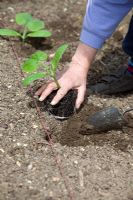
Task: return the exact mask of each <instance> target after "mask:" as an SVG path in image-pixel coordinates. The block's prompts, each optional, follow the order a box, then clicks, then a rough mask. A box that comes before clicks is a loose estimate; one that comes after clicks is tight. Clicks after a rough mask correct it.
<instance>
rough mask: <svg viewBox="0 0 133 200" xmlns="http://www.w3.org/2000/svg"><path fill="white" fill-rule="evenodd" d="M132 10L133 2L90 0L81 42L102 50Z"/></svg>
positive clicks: (128, 0) (129, 0)
mask: <svg viewBox="0 0 133 200" xmlns="http://www.w3.org/2000/svg"><path fill="white" fill-rule="evenodd" d="M132 8H133V0H88V3H87V8H86V14H85V17H84V21H83V27H82V31H81V35H80V41H81V42H83V43H84V44H86V45H88V46H91V47H93V48H96V49H100V48H101V47H102V45H103V44H104V42H105V40H106V39H107V38H109V37H110V36H111V35H112V33H113V32H114V30H115V29H116V27H117V26H118V24H119V23H120V21H121V20H122V19H123V18H124V17H125V16H126V15H127V14H128V12H129V11H130V10H131V9H132Z"/></svg>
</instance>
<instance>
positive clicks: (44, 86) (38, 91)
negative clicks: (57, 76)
mask: <svg viewBox="0 0 133 200" xmlns="http://www.w3.org/2000/svg"><path fill="white" fill-rule="evenodd" d="M45 88H46V85H43V86H42V87H40V88H39V89H38V90H37V91H36V92H35V96H40V95H41V94H42V92H43V91H44V90H45Z"/></svg>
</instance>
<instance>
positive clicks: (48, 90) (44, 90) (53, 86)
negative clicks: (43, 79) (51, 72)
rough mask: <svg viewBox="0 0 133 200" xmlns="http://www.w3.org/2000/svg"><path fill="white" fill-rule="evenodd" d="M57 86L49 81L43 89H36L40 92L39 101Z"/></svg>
mask: <svg viewBox="0 0 133 200" xmlns="http://www.w3.org/2000/svg"><path fill="white" fill-rule="evenodd" d="M56 89H57V86H56V84H55V83H54V82H52V83H50V84H49V85H48V86H47V87H46V88H45V89H43V90H42V89H40V91H37V92H38V93H40V94H41V96H40V98H39V101H43V100H44V99H45V98H46V97H47V96H48V95H49V94H50V93H51V92H52V91H53V90H56Z"/></svg>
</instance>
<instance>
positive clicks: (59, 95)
mask: <svg viewBox="0 0 133 200" xmlns="http://www.w3.org/2000/svg"><path fill="white" fill-rule="evenodd" d="M68 91H69V88H60V89H59V90H58V92H57V94H56V96H55V97H54V98H53V100H52V102H51V105H53V106H54V105H56V104H57V103H58V102H59V101H60V100H61V99H62V98H63V97H64V96H65V95H66V94H67V92H68Z"/></svg>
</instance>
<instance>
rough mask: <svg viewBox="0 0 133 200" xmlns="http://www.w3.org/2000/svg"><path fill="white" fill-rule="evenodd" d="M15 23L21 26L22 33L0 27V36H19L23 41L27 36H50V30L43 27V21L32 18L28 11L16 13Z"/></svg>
mask: <svg viewBox="0 0 133 200" xmlns="http://www.w3.org/2000/svg"><path fill="white" fill-rule="evenodd" d="M15 21H16V23H17V24H18V25H20V26H23V33H19V32H17V31H15V30H12V29H8V28H1V29H0V36H8V37H11V36H13V37H20V38H22V40H23V41H25V39H26V38H28V37H44V38H46V37H50V36H51V32H50V31H48V30H46V29H45V24H44V22H43V21H41V20H39V19H36V18H33V17H32V16H31V15H30V14H29V13H18V14H16V20H15Z"/></svg>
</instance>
